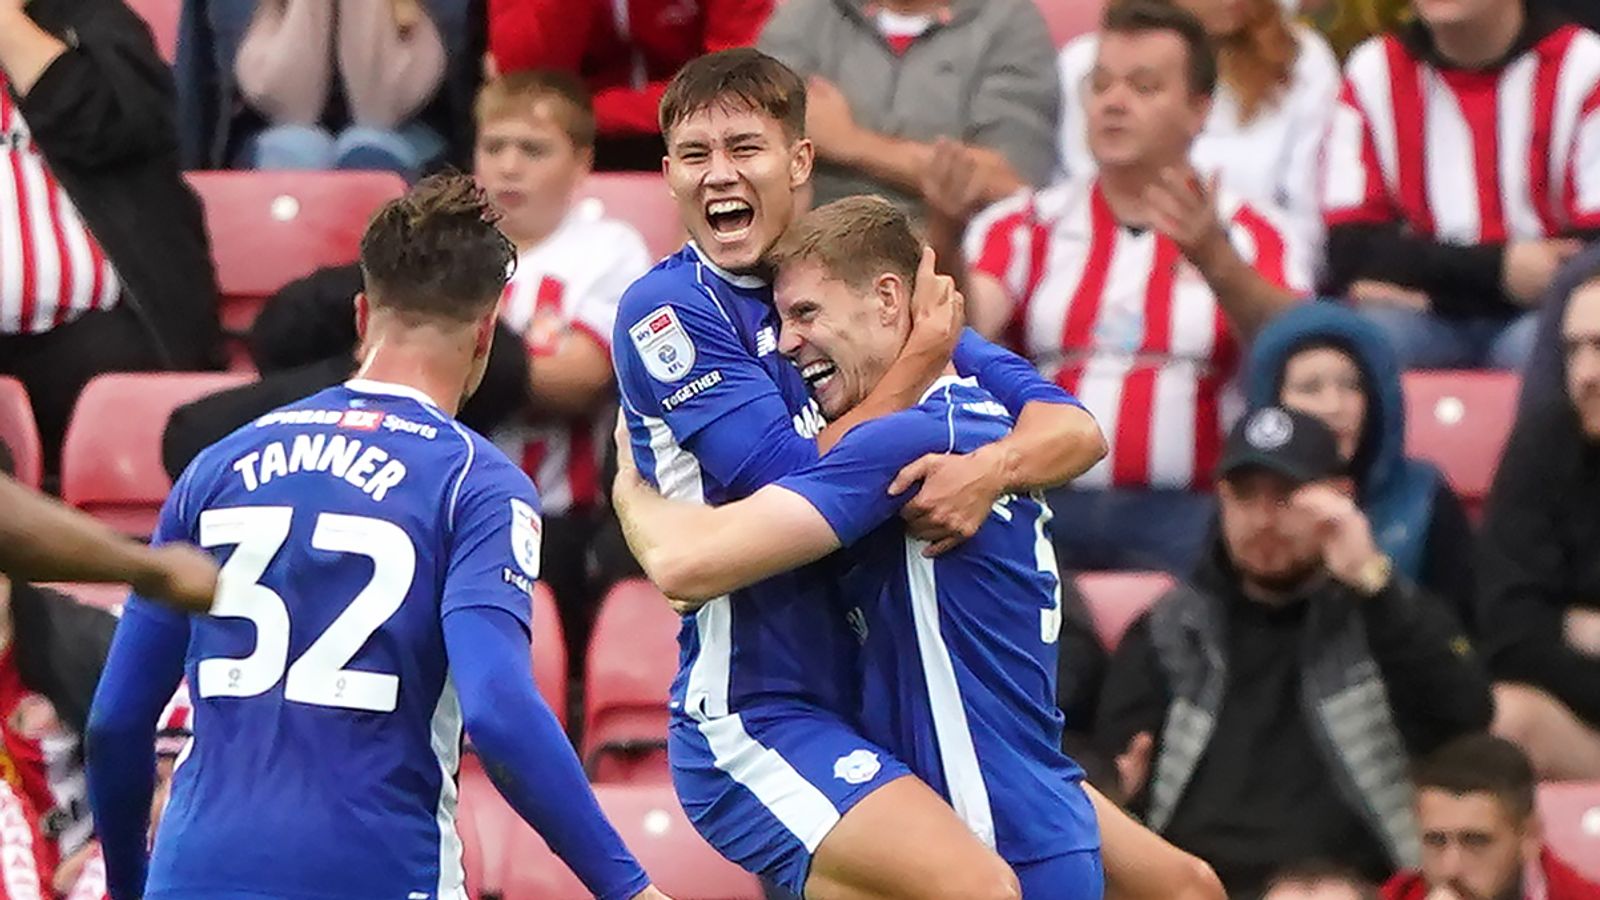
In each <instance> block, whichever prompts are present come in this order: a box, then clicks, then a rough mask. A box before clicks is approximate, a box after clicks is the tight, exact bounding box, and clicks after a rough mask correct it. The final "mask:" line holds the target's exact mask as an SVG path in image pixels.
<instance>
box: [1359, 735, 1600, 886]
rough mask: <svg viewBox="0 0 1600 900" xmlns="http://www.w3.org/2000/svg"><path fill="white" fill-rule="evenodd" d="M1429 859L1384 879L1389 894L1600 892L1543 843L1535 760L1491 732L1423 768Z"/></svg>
mask: <svg viewBox="0 0 1600 900" xmlns="http://www.w3.org/2000/svg"><path fill="white" fill-rule="evenodd" d="M1416 783H1417V827H1418V829H1419V834H1420V835H1421V836H1422V866H1421V868H1420V869H1413V870H1409V871H1406V872H1402V873H1400V874H1398V875H1396V876H1395V877H1394V878H1393V879H1392V880H1391V881H1390V882H1389V883H1388V884H1386V885H1384V886H1383V900H1474V898H1479V897H1482V898H1486V900H1494V898H1513V897H1514V898H1523V897H1537V898H1540V900H1600V885H1597V884H1594V883H1593V882H1590V881H1586V880H1585V879H1584V878H1583V876H1581V875H1579V874H1578V873H1577V872H1575V871H1573V870H1572V869H1571V868H1570V867H1568V866H1567V864H1566V863H1564V862H1562V861H1561V859H1560V858H1559V857H1557V856H1556V855H1555V854H1554V853H1552V852H1550V850H1549V849H1548V848H1546V847H1545V846H1544V842H1543V839H1542V833H1541V829H1540V825H1539V816H1538V813H1537V811H1536V810H1535V808H1534V780H1533V768H1532V767H1531V766H1530V765H1529V764H1528V758H1527V757H1525V756H1523V755H1522V753H1521V751H1519V750H1518V749H1517V748H1516V746H1515V745H1513V744H1509V743H1507V742H1505V741H1503V740H1500V739H1499V738H1494V737H1490V736H1489V735H1486V734H1478V735H1471V736H1468V737H1463V738H1459V739H1457V740H1455V741H1451V742H1450V743H1449V744H1446V745H1445V746H1443V747H1441V748H1439V750H1438V751H1437V752H1435V753H1433V754H1432V755H1431V756H1429V757H1428V758H1427V759H1425V760H1423V761H1422V763H1421V764H1420V765H1418V766H1417V768H1416Z"/></svg>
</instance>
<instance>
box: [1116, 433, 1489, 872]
mask: <svg viewBox="0 0 1600 900" xmlns="http://www.w3.org/2000/svg"><path fill="white" fill-rule="evenodd" d="M1217 482H1218V484H1217V498H1218V509H1219V515H1218V526H1219V527H1218V528H1217V529H1216V534H1215V536H1214V538H1213V541H1212V547H1211V552H1210V553H1209V554H1208V555H1207V557H1206V558H1205V559H1204V560H1203V561H1202V562H1201V564H1200V565H1199V566H1198V567H1197V569H1196V571H1195V572H1194V574H1193V576H1192V577H1191V578H1190V579H1189V580H1188V581H1187V582H1186V583H1184V584H1181V585H1179V586H1178V587H1176V588H1174V589H1173V590H1172V591H1171V592H1170V593H1168V594H1167V595H1166V596H1165V597H1163V598H1162V599H1161V600H1159V601H1158V602H1157V603H1156V605H1155V606H1154V607H1152V608H1151V610H1150V611H1149V612H1148V613H1146V614H1145V615H1144V616H1143V617H1141V618H1140V619H1139V620H1138V621H1137V622H1135V623H1134V625H1133V627H1132V628H1131V629H1130V630H1129V632H1128V634H1127V636H1126V637H1125V638H1124V639H1123V641H1122V643H1121V644H1120V645H1119V646H1118V648H1117V652H1116V655H1115V657H1114V658H1113V660H1112V663H1111V669H1110V672H1109V674H1108V676H1107V679H1106V687H1105V693H1104V695H1103V696H1102V698H1101V701H1100V708H1099V718H1098V722H1097V728H1096V737H1097V739H1098V740H1099V741H1100V742H1101V744H1102V747H1103V749H1105V750H1107V751H1108V752H1114V753H1117V754H1119V758H1118V769H1119V773H1120V774H1121V775H1122V778H1123V781H1124V788H1125V789H1126V790H1127V791H1128V792H1129V794H1130V796H1132V798H1133V801H1132V802H1133V806H1134V808H1135V810H1136V811H1137V812H1140V813H1142V814H1143V815H1144V817H1145V821H1146V823H1147V824H1148V825H1149V826H1150V827H1151V828H1153V829H1154V830H1156V831H1157V832H1159V833H1161V834H1162V835H1163V836H1165V837H1166V838H1167V839H1168V840H1170V841H1172V842H1173V843H1174V844H1176V845H1178V846H1179V847H1182V848H1183V849H1185V850H1188V851H1189V852H1191V853H1194V854H1195V855H1197V856H1199V857H1201V858H1202V859H1205V860H1206V861H1208V862H1210V863H1211V864H1212V866H1213V867H1215V869H1216V871H1217V874H1218V875H1219V876H1221V878H1222V880H1223V883H1224V885H1226V886H1227V888H1228V891H1229V893H1230V894H1231V895H1233V896H1236V897H1239V896H1250V897H1254V896H1257V895H1259V893H1260V891H1261V889H1262V888H1263V886H1264V885H1265V883H1266V881H1267V880H1268V879H1269V878H1270V877H1271V875H1272V873H1273V872H1274V871H1276V870H1278V869H1281V868H1282V867H1284V866H1286V865H1290V864H1294V863H1297V862H1301V861H1304V860H1307V859H1322V860H1329V861H1334V862H1338V863H1341V864H1343V865H1347V866H1350V867H1351V868H1353V869H1355V870H1356V871H1358V872H1360V873H1361V874H1362V875H1364V876H1365V877H1368V878H1371V879H1373V880H1381V879H1382V878H1385V877H1387V876H1388V875H1389V874H1390V873H1391V872H1393V871H1394V870H1395V869H1396V868H1397V867H1399V866H1404V865H1411V864H1414V862H1415V860H1416V859H1417V857H1418V845H1417V838H1416V834H1417V832H1416V828H1415V824H1414V822H1413V821H1412V814H1411V795H1412V788H1411V784H1410V781H1409V780H1408V778H1407V774H1406V773H1407V765H1408V759H1409V758H1410V757H1413V756H1417V755H1420V754H1424V753H1427V752H1429V751H1431V750H1432V749H1434V748H1435V747H1437V746H1439V745H1440V744H1442V743H1444V742H1445V741H1448V740H1450V739H1451V738H1453V737H1456V736H1459V735H1462V734H1468V733H1472V732H1476V731H1482V730H1484V729H1485V728H1487V727H1488V724H1489V721H1490V716H1491V714H1492V706H1491V701H1490V687H1489V677H1488V673H1487V671H1486V670H1485V667H1484V664H1483V662H1482V661H1481V660H1480V659H1479V658H1478V655H1477V653H1476V652H1475V651H1474V649H1473V648H1472V646H1471V644H1470V643H1469V642H1468V641H1467V639H1466V638H1465V636H1464V632H1463V630H1462V628H1461V626H1460V624H1459V623H1458V622H1457V621H1455V619H1454V617H1453V616H1452V614H1451V613H1450V612H1449V608H1448V607H1447V606H1446V605H1445V604H1444V603H1443V602H1442V601H1439V600H1438V599H1436V598H1433V597H1431V596H1429V595H1427V594H1426V593H1424V592H1423V591H1421V590H1420V589H1419V588H1418V587H1417V586H1416V585H1415V584H1413V583H1411V582H1410V581H1409V580H1408V579H1407V578H1406V577H1405V576H1404V575H1402V574H1400V573H1398V572H1396V571H1395V570H1394V567H1393V565H1392V564H1391V562H1390V560H1389V559H1388V557H1386V556H1385V555H1384V554H1383V553H1382V551H1380V550H1379V549H1378V546H1377V544H1376V542H1375V541H1374V539H1373V536H1372V530H1371V527H1370V526H1369V525H1368V523H1367V520H1366V517H1365V516H1364V515H1363V514H1362V513H1361V511H1360V509H1359V508H1358V507H1357V506H1356V504H1355V502H1354V501H1353V500H1352V499H1351V483H1350V480H1349V478H1347V477H1346V476H1345V474H1344V464H1343V462H1342V461H1341V457H1340V454H1339V449H1338V442H1337V439H1336V438H1335V437H1334V435H1333V432H1331V431H1330V430H1329V429H1328V427H1327V426H1326V425H1324V424H1323V423H1322V422H1321V421H1320V420H1318V419H1315V418H1313V417H1311V416H1308V415H1305V414H1302V413H1299V412H1295V411H1291V410H1287V409H1282V408H1279V407H1275V406H1268V407H1263V408H1261V409H1258V410H1256V411H1255V412H1253V413H1251V414H1250V415H1248V416H1247V417H1245V418H1244V419H1242V420H1241V421H1240V422H1239V423H1238V424H1237V426H1236V427H1235V428H1234V429H1233V432H1232V433H1231V434H1230V435H1229V437H1228V440H1227V443H1226V444H1225V446H1224V448H1223V453H1222V460H1221V464H1220V465H1219V467H1218V472H1217Z"/></svg>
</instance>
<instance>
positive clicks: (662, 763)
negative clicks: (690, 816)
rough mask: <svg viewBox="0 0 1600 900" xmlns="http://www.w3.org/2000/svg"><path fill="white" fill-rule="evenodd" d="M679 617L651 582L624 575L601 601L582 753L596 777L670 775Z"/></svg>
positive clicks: (587, 687) (590, 663)
mask: <svg viewBox="0 0 1600 900" xmlns="http://www.w3.org/2000/svg"><path fill="white" fill-rule="evenodd" d="M681 624H682V619H680V618H679V617H678V615H677V614H676V613H674V612H673V611H672V609H671V607H669V606H667V602H666V600H665V599H663V598H662V596H661V594H660V592H658V591H657V590H656V589H655V587H654V586H653V585H651V584H650V583H649V582H647V581H643V580H639V579H630V580H628V581H623V582H619V583H618V584H617V586H616V587H614V588H612V589H611V593H609V594H607V595H606V598H605V600H604V602H602V603H601V605H600V612H599V614H598V615H597V616H596V617H595V623H594V630H593V632H592V633H591V636H590V639H589V659H588V665H587V668H586V670H585V671H586V676H585V679H584V689H585V692H586V698H585V702H584V728H583V758H584V762H585V764H586V765H587V766H588V768H589V774H590V777H591V778H593V779H594V780H595V781H596V782H641V781H650V782H657V781H665V780H666V779H667V754H666V738H667V694H668V692H669V690H670V688H671V686H672V676H673V675H674V674H675V673H676V669H677V663H678V646H677V635H678V629H679V627H680V625H681Z"/></svg>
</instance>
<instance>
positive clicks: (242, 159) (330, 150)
mask: <svg viewBox="0 0 1600 900" xmlns="http://www.w3.org/2000/svg"><path fill="white" fill-rule="evenodd" d="M481 2H482V0H184V4H183V14H182V18H181V19H180V22H179V32H178V58H177V62H176V64H175V66H174V73H175V75H176V76H177V83H178V123H179V131H180V135H179V141H180V146H181V149H182V158H183V163H184V166H185V167H186V168H190V169H228V168H244V169H252V168H261V169H333V168H347V169H388V170H392V171H396V172H399V173H401V174H402V175H406V176H408V177H414V176H415V175H416V174H417V173H418V172H420V171H424V170H427V169H430V168H433V167H435V166H436V165H437V164H439V163H441V162H448V163H450V164H454V165H462V166H464V165H466V164H467V161H468V157H469V155H470V154H469V148H470V146H471V142H472V123H471V110H472V98H473V93H474V91H476V89H477V85H478V82H479V80H480V78H481V75H480V72H481V59H482V53H483V51H482V46H483V34H482V31H483V26H482V24H481V19H482V12H481ZM313 48H315V49H313Z"/></svg>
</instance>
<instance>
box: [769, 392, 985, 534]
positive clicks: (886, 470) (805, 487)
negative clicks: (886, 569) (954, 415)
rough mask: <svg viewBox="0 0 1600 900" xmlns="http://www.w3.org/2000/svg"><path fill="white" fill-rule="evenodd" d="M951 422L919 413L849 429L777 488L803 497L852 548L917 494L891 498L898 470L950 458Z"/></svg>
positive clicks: (909, 412)
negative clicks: (932, 457) (931, 458)
mask: <svg viewBox="0 0 1600 900" xmlns="http://www.w3.org/2000/svg"><path fill="white" fill-rule="evenodd" d="M954 449H955V433H954V431H953V428H952V426H951V425H950V420H949V418H948V417H947V416H945V415H943V414H937V415H936V414H933V413H930V412H929V411H927V410H925V409H921V408H917V409H909V410H906V411H904V412H898V413H894V414H893V415H888V416H884V417H882V418H879V419H873V420H872V421H870V422H865V423H863V424H861V425H858V426H856V427H855V428H853V429H851V431H850V433H849V434H847V435H845V436H844V438H843V439H842V440H840V441H839V443H838V444H837V445H835V446H834V448H833V449H832V450H829V451H828V452H827V453H826V454H824V455H823V457H822V458H821V459H819V460H817V461H816V463H815V464H814V465H812V466H810V467H809V468H807V469H805V470H804V471H801V472H797V473H795V474H793V475H790V476H788V477H785V478H782V479H780V480H779V481H778V486H779V487H781V488H784V489H786V490H789V491H793V492H794V493H796V494H799V495H800V496H801V497H804V498H805V500H806V502H807V503H810V504H811V505H812V506H813V507H815V508H816V510H817V512H819V513H821V514H822V517H823V518H824V519H826V520H827V521H828V526H829V527H830V528H832V529H833V533H834V536H835V537H837V538H838V539H839V543H841V544H843V545H844V546H846V547H848V546H850V545H851V544H854V543H855V542H856V541H859V540H860V539H861V538H863V537H865V536H866V535H867V534H868V533H869V532H871V531H872V530H873V529H874V528H877V527H878V526H879V525H881V524H883V523H884V522H886V521H888V519H889V518H890V517H892V516H894V515H895V514H896V513H898V512H899V511H900V507H902V506H904V505H905V504H906V502H907V501H908V500H910V499H911V498H912V496H914V495H915V494H916V491H914V490H907V491H903V492H901V493H900V494H899V495H897V496H890V495H889V485H890V484H892V483H893V482H894V478H895V476H896V475H897V474H899V472H900V470H901V469H903V468H905V467H906V466H907V465H909V464H911V463H912V462H915V461H916V460H917V459H919V458H921V457H922V456H924V455H925V454H928V453H950V452H953V451H954Z"/></svg>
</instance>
